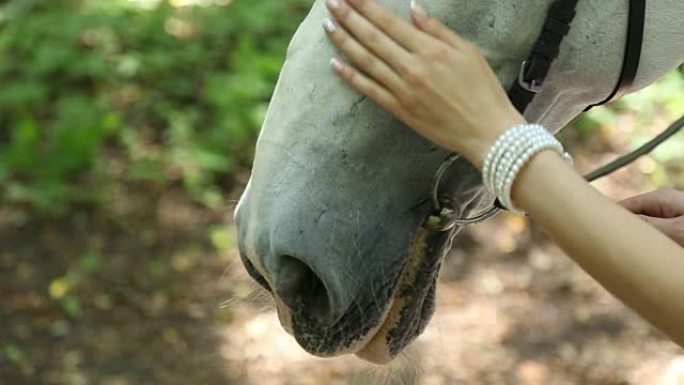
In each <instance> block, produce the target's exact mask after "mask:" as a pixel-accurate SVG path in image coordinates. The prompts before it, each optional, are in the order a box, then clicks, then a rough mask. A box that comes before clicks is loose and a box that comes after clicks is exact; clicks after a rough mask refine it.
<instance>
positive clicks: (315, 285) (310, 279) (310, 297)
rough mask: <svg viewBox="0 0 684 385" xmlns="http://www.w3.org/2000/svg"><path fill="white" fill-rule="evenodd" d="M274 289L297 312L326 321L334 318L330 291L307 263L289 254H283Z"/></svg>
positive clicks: (318, 320)
mask: <svg viewBox="0 0 684 385" xmlns="http://www.w3.org/2000/svg"><path fill="white" fill-rule="evenodd" d="M275 291H276V293H277V294H278V296H279V297H280V299H281V300H282V301H283V302H284V303H285V304H286V305H287V306H288V307H289V308H290V310H291V311H292V312H293V313H294V314H297V315H300V316H303V317H305V318H309V319H311V320H315V321H317V322H318V323H323V324H328V323H330V322H331V321H332V317H333V315H332V309H331V303H330V300H329V295H328V290H327V288H326V287H325V285H324V283H323V281H322V280H321V279H320V278H319V277H318V276H317V275H316V273H314V272H313V271H312V270H311V268H310V267H309V266H307V265H306V264H305V263H304V262H302V261H300V260H298V259H296V258H294V257H290V256H283V257H281V261H280V268H279V270H278V273H277V274H276V276H275Z"/></svg>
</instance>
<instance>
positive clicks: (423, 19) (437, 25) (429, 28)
mask: <svg viewBox="0 0 684 385" xmlns="http://www.w3.org/2000/svg"><path fill="white" fill-rule="evenodd" d="M411 17H412V18H413V22H414V24H415V25H416V27H418V29H420V30H421V31H424V32H426V33H427V34H428V35H430V36H433V37H435V38H437V39H439V40H441V41H443V42H445V43H447V44H449V45H450V46H452V47H455V48H461V47H463V46H464V45H465V44H466V43H467V41H466V40H465V39H463V38H462V37H460V36H459V35H457V34H456V33H455V32H453V31H452V30H450V29H449V28H447V26H445V25H444V24H442V22H441V21H439V20H437V19H436V18H434V17H431V16H429V15H428V14H427V12H426V11H425V9H424V8H423V7H421V6H420V5H419V4H418V3H417V2H416V1H415V0H411Z"/></svg>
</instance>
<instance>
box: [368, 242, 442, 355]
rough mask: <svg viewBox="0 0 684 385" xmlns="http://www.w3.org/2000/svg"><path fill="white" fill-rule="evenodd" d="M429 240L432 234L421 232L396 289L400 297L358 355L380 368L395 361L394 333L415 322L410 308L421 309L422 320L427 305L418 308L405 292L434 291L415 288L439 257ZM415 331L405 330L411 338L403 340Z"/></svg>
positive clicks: (391, 305) (419, 314)
mask: <svg viewBox="0 0 684 385" xmlns="http://www.w3.org/2000/svg"><path fill="white" fill-rule="evenodd" d="M428 239H429V233H428V232H426V231H424V230H423V229H421V230H419V233H418V234H417V237H416V242H415V243H414V246H413V248H412V250H411V253H410V254H409V258H408V260H407V261H406V266H405V267H404V271H403V272H402V274H401V276H400V277H399V282H398V283H397V287H396V289H395V291H396V294H395V295H394V296H393V298H392V300H391V304H390V306H389V308H388V310H387V312H386V313H385V315H384V317H383V318H382V322H381V323H380V326H379V327H378V329H377V330H376V331H375V333H374V334H373V336H372V337H371V338H370V340H369V342H368V343H367V344H365V345H364V346H363V347H362V348H361V349H360V350H359V351H357V352H356V355H357V356H358V357H360V358H362V359H365V360H367V361H370V362H373V363H377V364H386V363H388V362H389V361H391V360H392V359H393V358H394V357H393V356H394V354H393V353H392V352H391V349H390V347H389V343H390V341H389V340H390V333H392V332H393V331H394V330H395V329H396V328H397V327H398V326H400V325H401V324H402V323H406V322H411V320H409V319H406V318H405V317H406V313H405V310H406V307H407V306H412V307H413V306H415V305H418V307H417V308H416V309H415V310H416V316H417V317H421V314H422V311H421V309H422V306H424V305H425V303H424V302H422V301H421V302H420V303H418V304H416V303H412V301H411V300H410V299H407V297H405V295H406V294H405V293H404V291H405V289H407V288H414V289H418V290H422V289H425V290H426V291H427V290H430V286H429V285H428V286H426V287H424V288H422V287H421V288H415V285H416V284H417V282H418V281H419V280H420V278H421V277H422V275H424V273H425V272H424V271H423V270H422V269H421V267H422V266H423V264H424V263H425V262H426V261H427V260H430V259H432V258H434V257H435V255H433V253H435V250H434V249H432V248H430V247H429V245H428ZM409 310H414V309H409ZM413 331H414V330H413V329H411V328H409V329H407V330H405V332H406V334H407V335H406V336H402V337H401V340H406V341H408V340H409V339H410V338H408V337H410V336H409V335H408V334H411V333H412V332H413ZM402 347H403V346H402Z"/></svg>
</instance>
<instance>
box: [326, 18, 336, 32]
mask: <svg viewBox="0 0 684 385" xmlns="http://www.w3.org/2000/svg"><path fill="white" fill-rule="evenodd" d="M323 28H325V30H326V31H328V33H333V32H335V23H333V21H332V20H330V19H325V20H323Z"/></svg>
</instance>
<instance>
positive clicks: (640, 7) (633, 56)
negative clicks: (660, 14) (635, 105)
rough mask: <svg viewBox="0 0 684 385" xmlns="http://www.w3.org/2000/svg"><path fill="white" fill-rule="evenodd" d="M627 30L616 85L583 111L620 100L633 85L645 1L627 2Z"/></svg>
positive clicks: (640, 46) (640, 50) (642, 34)
mask: <svg viewBox="0 0 684 385" xmlns="http://www.w3.org/2000/svg"><path fill="white" fill-rule="evenodd" d="M628 23H629V24H628V26H629V28H628V29H627V41H626V43H625V58H624V60H623V62H622V71H621V72H620V79H619V80H618V84H617V86H616V87H615V89H614V90H613V92H611V93H610V95H609V96H608V97H607V98H606V99H605V100H603V101H602V102H600V103H597V104H593V105H591V106H589V107H587V109H586V110H585V111H589V110H590V109H592V108H593V107H596V106H601V105H604V104H606V103H609V102H611V101H613V100H615V99H619V98H621V97H622V96H623V95H624V94H625V93H627V91H628V90H629V89H630V88H631V87H632V85H633V84H634V79H636V75H637V72H638V71H639V63H640V62H641V52H642V46H643V42H644V28H645V25H646V0H629V21H628Z"/></svg>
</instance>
